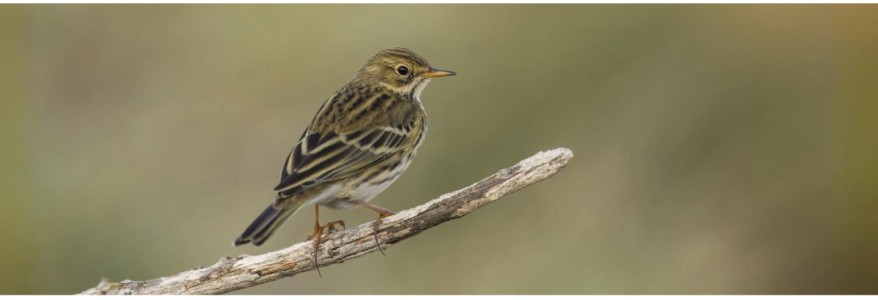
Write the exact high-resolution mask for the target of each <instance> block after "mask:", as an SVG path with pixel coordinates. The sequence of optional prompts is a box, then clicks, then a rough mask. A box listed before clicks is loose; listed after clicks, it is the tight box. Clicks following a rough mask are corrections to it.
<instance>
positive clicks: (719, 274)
mask: <svg viewBox="0 0 878 300" xmlns="http://www.w3.org/2000/svg"><path fill="white" fill-rule="evenodd" d="M390 46H405V47H409V48H411V49H413V50H415V51H416V52H418V53H420V54H421V55H423V56H425V57H426V58H427V59H428V60H429V61H430V62H431V63H432V64H433V65H434V66H436V67H441V68H447V69H450V70H454V71H457V72H458V74H459V75H458V76H456V77H452V78H444V79H441V80H435V81H433V83H432V84H431V86H430V87H429V88H428V89H427V91H426V92H425V93H424V95H423V100H424V106H425V107H426V109H427V112H428V115H429V121H430V130H429V132H428V135H427V139H426V142H425V143H424V145H423V147H422V148H421V151H420V153H419V155H418V157H417V159H416V160H415V162H414V164H413V165H412V167H411V168H410V169H409V170H408V172H407V173H406V174H405V175H404V176H403V177H402V178H401V179H400V180H398V181H397V183H396V184H395V185H393V186H392V187H391V188H389V189H388V190H387V191H386V192H384V193H383V194H382V195H380V196H379V197H378V198H376V199H375V202H376V203H379V204H380V205H382V206H385V207H388V208H392V209H395V210H401V209H404V208H408V207H412V206H415V205H417V204H420V203H422V202H425V201H427V200H429V199H432V198H434V197H436V196H438V195H440V194H442V193H444V192H447V191H451V190H453V189H456V188H460V187H463V186H466V185H468V184H469V183H471V182H473V181H475V180H477V179H479V178H481V177H483V176H486V175H488V174H490V173H492V172H494V171H495V170H497V169H500V168H504V167H507V166H509V165H511V164H514V163H515V162H517V161H518V160H520V159H522V158H525V157H527V156H529V155H532V154H534V153H535V152H537V151H539V150H544V149H551V148H554V147H560V146H565V147H569V148H571V149H572V150H573V151H574V152H575V155H576V156H575V158H574V159H573V161H572V162H571V164H570V165H569V166H568V167H567V168H566V169H564V170H563V171H562V172H561V173H559V174H558V175H557V176H555V177H553V178H550V179H549V180H547V181H544V182H541V183H539V184H537V185H535V186H532V187H530V188H527V189H525V190H522V191H520V192H518V193H516V194H513V195H511V196H509V197H507V198H505V199H503V200H502V201H500V202H498V203H495V204H492V205H490V206H488V207H486V208H484V209H482V210H479V211H478V212H476V213H474V214H472V215H470V216H468V217H466V218H463V219H460V220H456V221H454V222H451V223H447V224H444V225H442V226H440V227H438V228H435V229H432V230H429V231H427V232H424V233H423V234H421V235H419V236H416V237H415V238H413V239H410V240H406V241H404V242H402V243H400V244H397V245H395V246H393V247H391V248H390V249H389V250H388V251H387V254H388V256H387V257H382V256H381V255H379V254H372V255H368V256H366V257H363V258H361V259H356V260H353V261H350V262H348V263H344V264H341V265H334V266H331V267H327V268H325V269H323V275H324V278H323V279H320V278H318V277H317V274H316V273H308V274H303V275H301V276H296V277H293V278H287V279H284V280H280V281H276V282H273V283H270V284H265V285H262V286H259V287H256V288H252V289H247V290H243V291H240V292H239V293H291V294H361V293H362V294H409V293H416V294H461V293H466V294H470V293H474V294H485V293H492V294H493V293H499V294H513V293H526V294H531V293H547V294H594V293H599V294H604V293H626V294H640V293H875V292H878V287H876V286H878V285H876V279H875V278H878V257H876V256H878V255H876V253H878V243H876V241H878V230H876V229H878V220H876V219H878V213H876V212H878V156H876V151H878V133H876V128H878V121H876V117H878V87H876V85H878V59H876V53H878V6H862V5H861V6H853V5H846V6H829V5H823V6H803V5H795V6H794V5H790V6H773V5H651V6H644V5H636V6H635V5H3V6H0V59H2V71H0V72H2V73H0V99H2V101H0V114H2V115H0V132H2V134H3V136H2V139H0V140H2V144H3V147H2V148H0V163H2V170H3V172H2V173H0V176H2V178H0V179H2V180H0V199H2V204H3V206H2V210H0V233H2V237H3V241H2V243H0V265H2V268H0V292H2V293H39V294H46V293H62V294H66V293H76V292H79V291H82V290H85V289H87V288H90V287H92V286H94V285H96V284H97V283H98V281H99V279H100V278H101V277H107V278H110V279H112V280H116V281H118V280H122V279H149V278H153V277H157V276H164V275H169V274H173V273H177V272H179V271H184V270H188V269H191V268H194V267H198V266H204V265H209V264H212V263H214V262H215V261H216V260H217V259H218V258H219V257H220V256H221V255H238V254H241V253H249V254H258V253H263V252H267V251H270V250H275V249H279V248H281V247H285V246H287V245H290V244H292V243H296V242H301V241H303V240H304V239H305V237H306V235H307V234H309V233H310V230H311V224H312V222H313V219H312V216H311V214H299V215H297V216H295V217H294V218H292V219H291V220H290V221H288V222H287V223H286V224H285V226H284V227H283V228H282V229H281V230H280V231H279V232H278V234H277V235H276V236H275V237H274V238H273V239H272V240H270V241H269V242H268V243H267V244H266V245H264V246H263V247H260V248H254V247H252V246H247V247H240V248H235V247H232V246H231V242H232V240H233V239H234V238H235V237H236V236H237V234H239V233H240V232H241V231H242V230H243V229H244V227H245V226H247V225H248V224H249V222H250V221H251V220H252V219H253V218H254V217H255V216H256V215H257V214H258V213H259V212H260V211H261V210H262V209H263V208H264V207H265V205H267V204H268V203H269V202H270V201H272V200H273V197H274V196H273V193H272V190H271V189H272V188H273V187H274V185H275V184H276V183H277V181H278V177H279V174H280V168H281V164H282V162H283V159H284V158H285V156H286V155H287V153H288V151H289V149H290V147H291V146H292V145H293V144H294V142H295V139H296V138H298V137H299V134H300V133H301V131H302V130H303V129H304V127H305V126H306V125H307V123H308V122H309V121H310V119H311V116H312V114H313V113H314V112H315V111H316V109H317V108H318V106H319V105H320V104H321V103H322V101H323V100H324V99H325V98H326V97H328V96H329V95H331V93H333V92H334V91H335V90H336V89H337V88H339V87H341V86H342V85H343V84H345V83H346V82H347V81H348V80H349V79H350V78H351V77H352V76H353V74H354V72H355V71H356V70H357V69H358V68H359V67H360V66H361V65H362V64H363V62H364V61H365V60H366V59H367V58H368V57H370V56H371V55H372V54H374V53H375V52H376V51H378V50H379V49H382V48H386V47H390ZM325 218H326V220H329V219H332V218H343V219H345V220H346V221H347V222H348V224H360V223H363V222H368V221H370V220H372V219H373V218H374V214H373V213H372V212H370V211H368V210H364V209H356V210H352V211H346V212H336V211H333V212H330V213H327V214H326V215H325Z"/></svg>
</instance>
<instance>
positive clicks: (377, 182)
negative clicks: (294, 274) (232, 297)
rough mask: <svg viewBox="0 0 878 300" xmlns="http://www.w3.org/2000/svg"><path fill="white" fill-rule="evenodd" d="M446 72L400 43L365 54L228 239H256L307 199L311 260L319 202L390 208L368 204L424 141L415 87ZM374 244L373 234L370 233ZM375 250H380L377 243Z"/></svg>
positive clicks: (268, 233) (331, 205)
mask: <svg viewBox="0 0 878 300" xmlns="http://www.w3.org/2000/svg"><path fill="white" fill-rule="evenodd" d="M454 74H455V73H454V72H450V71H442V70H437V69H434V68H432V67H430V65H429V63H427V61H426V60H425V59H424V58H422V57H421V56H419V55H417V54H415V53H414V52H412V51H411V50H408V49H405V48H390V49H385V50H381V51H379V52H378V53H377V54H375V55H374V56H372V58H370V59H369V60H368V61H367V62H366V64H365V65H364V66H363V67H362V68H361V69H360V70H359V71H358V72H357V74H356V76H354V78H353V79H352V80H351V81H350V82H349V83H348V84H347V85H345V86H344V87H342V88H341V89H339V90H338V91H337V92H336V93H335V94H334V95H333V96H332V97H330V98H329V99H328V100H327V101H326V102H324V103H323V105H322V106H321V107H320V109H319V110H318V112H317V114H316V115H315V116H314V119H313V120H312V121H311V124H310V125H309V126H308V128H307V129H306V130H305V132H304V133H303V134H302V136H301V137H300V138H299V141H298V143H297V144H296V146H295V147H294V148H293V150H292V151H291V152H290V154H289V155H288V156H287V159H286V160H285V162H284V166H283V168H282V170H281V179H280V183H279V184H278V185H277V187H275V192H277V200H275V201H274V203H272V204H271V205H270V206H268V208H266V209H265V211H263V212H262V214H261V215H260V216H259V217H257V218H256V220H254V221H253V223H252V224H251V225H250V226H249V227H248V228H247V229H246V230H245V231H244V232H243V233H242V234H241V236H239V237H238V238H237V239H236V240H235V245H241V244H245V243H253V244H254V245H257V246H258V245H261V244H262V243H264V242H265V240H266V239H268V238H269V237H270V236H271V234H272V233H273V232H274V231H275V230H276V229H277V227H278V226H279V225H280V224H281V223H283V222H284V221H285V220H286V219H287V218H289V217H290V216H291V215H293V213H295V212H296V211H298V210H299V209H300V208H302V207H304V206H306V205H309V204H314V205H315V213H316V214H317V216H318V220H317V223H316V224H315V227H314V233H313V234H312V236H311V237H310V238H311V239H314V240H315V259H316V251H317V247H319V242H320V235H321V234H322V232H323V230H324V229H326V228H327V226H329V227H332V226H333V225H342V226H343V225H344V223H343V222H341V221H334V222H330V223H327V224H325V225H321V224H320V222H319V205H323V206H326V207H329V208H334V209H349V208H351V207H353V206H356V205H363V206H366V207H367V208H370V209H372V210H375V211H376V212H378V213H379V214H380V216H379V219H378V220H376V221H375V222H374V223H373V228H374V229H375V230H376V231H377V229H378V225H379V224H380V220H381V219H382V218H384V217H386V216H388V215H390V214H391V213H392V212H391V211H389V210H387V209H384V208H381V207H379V206H377V205H374V204H371V203H369V201H370V200H372V198H373V197H375V196H376V195H378V194H379V193H381V192H382V191H383V190H384V189H385V188H387V186H389V185H390V184H391V183H393V181H394V180H396V178H398V177H399V175H400V174H401V173H402V172H403V171H404V170H405V169H406V168H407V167H408V165H409V164H410V163H411V160H412V158H414V155H415V153H416V152H417V149H418V147H419V146H420V144H421V142H423V140H424V134H425V133H426V129H427V120H426V114H425V112H424V108H423V106H422V105H421V101H420V93H421V91H423V89H424V87H426V85H427V84H428V83H429V82H430V80H431V79H432V78H435V77H443V76H451V75H454ZM376 242H377V235H376ZM379 249H381V248H380V247H379Z"/></svg>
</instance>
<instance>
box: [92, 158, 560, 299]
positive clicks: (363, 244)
mask: <svg viewBox="0 0 878 300" xmlns="http://www.w3.org/2000/svg"><path fill="white" fill-rule="evenodd" d="M571 158H573V152H572V151H570V149H567V148H558V149H554V150H549V151H543V152H539V153H537V154H536V155H534V156H532V157H530V158H527V159H525V160H523V161H521V162H519V163H518V164H516V165H514V166H512V167H509V168H506V169H503V170H500V171H498V172H497V173H494V174H493V175H491V176H489V177H487V178H485V179H482V180H480V181H479V182H476V183H474V184H472V185H470V186H468V187H466V188H463V189H460V190H457V191H454V192H451V193H447V194H444V195H442V196H440V197H439V198H436V199H433V200H431V201H430V202H427V203H424V204H422V205H419V206H417V207H414V208H411V209H407V210H404V211H400V212H398V213H396V214H394V215H392V216H390V217H387V218H386V219H384V221H383V222H382V223H381V228H380V232H379V233H378V238H379V240H380V241H381V243H382V245H384V246H387V245H392V244H395V243H397V242H399V241H402V240H404V239H406V238H409V237H412V236H414V235H416V234H418V233H420V232H421V231H424V230H427V229H428V228H430V227H433V226H436V225H439V224H441V223H444V222H447V221H450V220H453V219H457V218H460V217H462V216H464V215H466V214H468V213H470V212H472V211H473V210H475V209H477V208H479V207H482V206H484V205H485V204H488V203H491V202H493V201H494V200H497V199H498V198H500V197H502V196H504V195H506V194H509V193H512V192H515V191H517V190H519V189H521V188H523V187H525V186H528V185H530V184H533V183H535V182H538V181H540V180H543V179H546V178H548V177H549V176H552V175H554V174H555V173H556V172H558V171H559V170H560V169H561V168H562V167H564V165H566V164H567V162H568V161H570V159H571ZM313 250H314V248H313V243H312V242H310V241H309V242H302V243H298V244H295V245H292V246H290V247H287V248H284V249H281V250H277V251H273V252H269V253H265V254H261V255H256V256H248V255H241V256H238V257H236V258H230V257H222V258H220V261H219V262H217V263H215V264H213V265H212V266H209V267H202V268H198V269H194V270H189V271H185V272H182V273H179V274H176V275H171V276H167V277H161V278H156V279H150V280H145V281H131V280H123V281H122V282H118V283H117V282H109V281H107V280H106V279H103V280H102V281H101V282H100V283H99V284H98V286H96V287H94V288H91V289H88V290H86V291H84V292H82V293H81V294H223V293H228V292H231V291H235V290H239V289H244V288H248V287H252V286H256V285H259V284H263V283H266V282H269V281H274V280H278V279H281V278H284V277H289V276H294V275H296V274H299V273H303V272H308V271H312V270H314V269H315V264H314V257H313V255H312V253H313ZM320 250H321V251H320V253H319V255H318V256H319V257H318V258H319V262H320V265H321V266H327V265H331V264H337V263H341V262H344V261H347V260H349V259H353V258H357V257H360V256H363V255H365V254H367V253H370V252H374V251H375V250H377V248H376V244H375V240H374V239H373V236H372V229H371V222H370V223H365V224H361V225H359V226H357V227H355V228H351V229H348V230H344V231H340V232H335V233H331V234H328V235H327V236H326V237H325V238H324V239H323V243H322V244H321V247H320Z"/></svg>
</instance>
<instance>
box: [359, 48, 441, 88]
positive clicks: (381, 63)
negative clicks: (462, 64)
mask: <svg viewBox="0 0 878 300" xmlns="http://www.w3.org/2000/svg"><path fill="white" fill-rule="evenodd" d="M455 74H456V73H454V72H452V71H444V70H439V69H436V68H433V67H431V66H430V64H429V63H427V60H426V59H424V58H423V57H421V56H420V55H418V54H416V53H414V52H412V50H409V49H406V48H389V49H384V50H381V51H378V53H377V54H375V55H374V56H372V58H369V60H368V61H366V65H364V66H363V68H361V69H360V71H359V72H357V76H356V77H355V80H359V81H364V83H372V84H380V85H383V86H384V87H386V88H387V89H389V90H392V91H395V92H398V93H400V94H410V95H412V96H413V97H415V98H416V99H417V98H418V97H419V96H420V93H421V91H423V89H424V88H425V87H426V86H427V83H429V82H430V80H431V79H432V78H436V77H445V76H452V75H455Z"/></svg>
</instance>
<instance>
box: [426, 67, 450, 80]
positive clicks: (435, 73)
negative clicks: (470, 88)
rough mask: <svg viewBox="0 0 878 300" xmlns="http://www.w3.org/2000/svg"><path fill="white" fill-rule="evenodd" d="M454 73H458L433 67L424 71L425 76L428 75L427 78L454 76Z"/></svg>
mask: <svg viewBox="0 0 878 300" xmlns="http://www.w3.org/2000/svg"><path fill="white" fill-rule="evenodd" d="M454 75H457V73H454V72H452V71H445V70H438V69H433V68H430V71H429V72H426V73H424V77H426V78H433V77H445V76H454Z"/></svg>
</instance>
